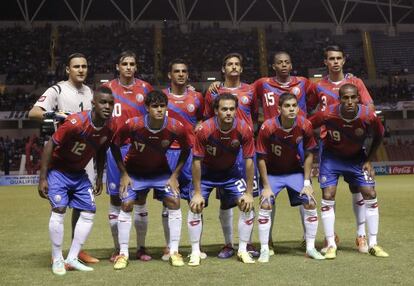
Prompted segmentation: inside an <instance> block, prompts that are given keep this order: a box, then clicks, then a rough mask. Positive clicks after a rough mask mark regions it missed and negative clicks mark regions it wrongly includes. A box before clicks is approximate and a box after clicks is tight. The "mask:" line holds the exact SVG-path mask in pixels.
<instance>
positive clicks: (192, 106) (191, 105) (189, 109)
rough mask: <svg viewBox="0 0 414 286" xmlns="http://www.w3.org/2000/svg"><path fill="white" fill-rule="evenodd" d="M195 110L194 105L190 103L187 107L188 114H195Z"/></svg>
mask: <svg viewBox="0 0 414 286" xmlns="http://www.w3.org/2000/svg"><path fill="white" fill-rule="evenodd" d="M194 109H195V106H194V104H192V103H190V104H189V105H187V110H188V112H193V111H194Z"/></svg>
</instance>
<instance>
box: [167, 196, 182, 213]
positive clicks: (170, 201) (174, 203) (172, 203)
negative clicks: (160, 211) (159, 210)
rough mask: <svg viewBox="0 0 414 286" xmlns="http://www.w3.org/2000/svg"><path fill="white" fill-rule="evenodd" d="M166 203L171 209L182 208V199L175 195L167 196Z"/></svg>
mask: <svg viewBox="0 0 414 286" xmlns="http://www.w3.org/2000/svg"><path fill="white" fill-rule="evenodd" d="M164 205H165V206H166V207H167V208H169V209H170V210H178V209H179V208H180V199H179V198H173V197H165V198H164Z"/></svg>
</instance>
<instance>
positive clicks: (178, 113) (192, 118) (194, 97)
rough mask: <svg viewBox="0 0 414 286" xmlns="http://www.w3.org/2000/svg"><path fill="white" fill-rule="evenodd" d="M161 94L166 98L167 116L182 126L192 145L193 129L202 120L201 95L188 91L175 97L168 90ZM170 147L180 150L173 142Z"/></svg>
mask: <svg viewBox="0 0 414 286" xmlns="http://www.w3.org/2000/svg"><path fill="white" fill-rule="evenodd" d="M163 92H164V93H165V94H166V95H167V96H168V116H169V117H171V118H175V119H177V120H178V121H180V122H181V123H182V124H183V125H184V127H185V129H186V132H188V133H189V136H190V140H191V143H192V144H193V143H194V127H195V125H196V124H197V122H198V121H200V120H202V119H203V110H204V98H203V95H202V94H201V93H199V92H197V91H192V90H188V89H187V90H186V92H185V94H184V95H175V94H173V93H171V89H170V88H166V89H164V90H163ZM171 147H172V148H180V145H178V143H177V142H176V141H175V142H174V143H173V145H172V146H171Z"/></svg>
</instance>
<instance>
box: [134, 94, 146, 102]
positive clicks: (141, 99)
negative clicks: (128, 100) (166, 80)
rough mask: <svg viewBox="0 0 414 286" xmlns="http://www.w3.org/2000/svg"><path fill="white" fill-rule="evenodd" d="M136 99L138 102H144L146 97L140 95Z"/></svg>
mask: <svg viewBox="0 0 414 286" xmlns="http://www.w3.org/2000/svg"><path fill="white" fill-rule="evenodd" d="M135 98H136V100H137V101H138V102H143V101H144V96H143V95H142V94H141V93H138V94H137V95H136V96H135Z"/></svg>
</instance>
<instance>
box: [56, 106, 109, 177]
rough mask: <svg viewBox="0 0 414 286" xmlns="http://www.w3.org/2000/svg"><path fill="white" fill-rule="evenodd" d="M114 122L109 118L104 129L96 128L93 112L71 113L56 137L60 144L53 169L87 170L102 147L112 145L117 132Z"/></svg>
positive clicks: (57, 143)
mask: <svg viewBox="0 0 414 286" xmlns="http://www.w3.org/2000/svg"><path fill="white" fill-rule="evenodd" d="M112 123H113V122H112V121H111V120H109V121H108V122H107V123H106V124H105V125H104V126H103V127H102V128H98V129H97V128H95V127H94V126H93V124H92V120H91V112H90V111H84V112H79V113H75V114H72V115H70V116H68V118H67V119H66V120H65V121H64V123H63V124H62V125H61V126H60V127H59V128H58V130H57V131H56V132H55V133H54V134H53V136H52V140H53V142H54V143H55V144H56V145H57V147H56V148H55V150H54V151H53V154H52V160H51V162H50V168H51V169H57V170H60V171H63V172H71V173H74V172H80V171H82V170H84V169H85V166H86V165H87V164H88V163H89V161H90V160H91V158H92V157H93V156H95V155H96V152H97V151H98V150H99V149H100V148H102V147H103V148H108V146H109V142H110V141H111V139H112V137H113V133H114V127H113V124H112Z"/></svg>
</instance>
